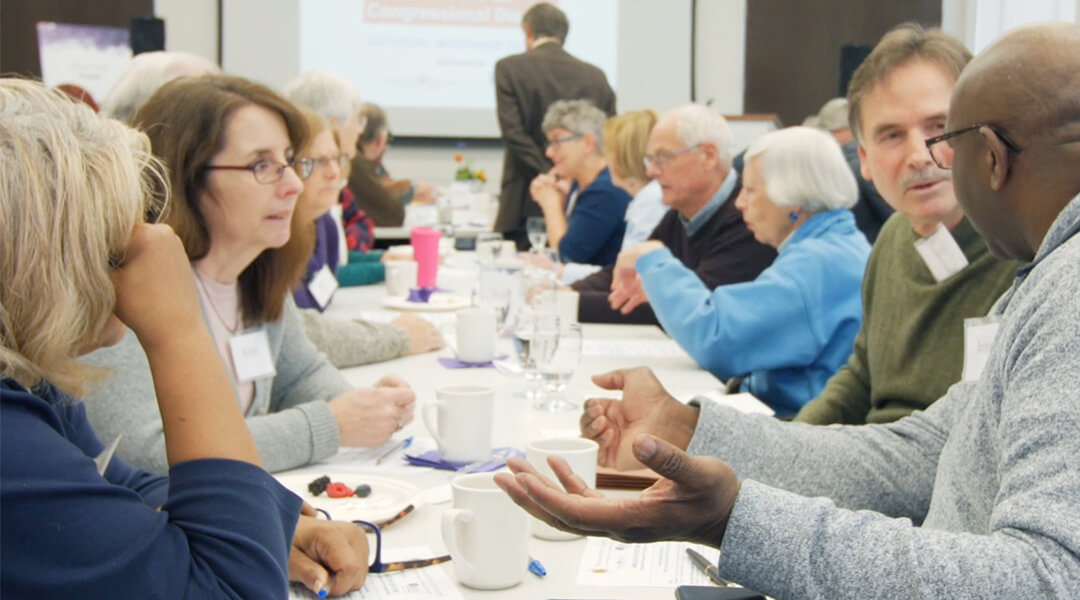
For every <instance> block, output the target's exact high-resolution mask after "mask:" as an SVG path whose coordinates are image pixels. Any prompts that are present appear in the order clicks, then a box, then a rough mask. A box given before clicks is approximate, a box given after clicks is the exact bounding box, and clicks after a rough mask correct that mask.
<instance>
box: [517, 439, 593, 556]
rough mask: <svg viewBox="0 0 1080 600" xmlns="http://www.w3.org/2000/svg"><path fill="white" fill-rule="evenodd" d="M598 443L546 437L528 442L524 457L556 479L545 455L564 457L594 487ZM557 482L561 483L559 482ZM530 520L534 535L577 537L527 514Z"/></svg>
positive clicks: (561, 537) (542, 473) (549, 477)
mask: <svg viewBox="0 0 1080 600" xmlns="http://www.w3.org/2000/svg"><path fill="white" fill-rule="evenodd" d="M599 448H600V446H599V445H598V444H597V443H596V442H594V441H592V440H590V439H586V438H546V439H539V440H535V441H533V442H530V443H529V444H527V445H526V446H525V460H527V461H529V464H531V465H532V466H533V468H534V469H536V471H537V472H538V473H540V474H541V475H543V476H544V477H547V478H548V479H550V480H551V481H554V482H558V481H559V478H558V477H556V476H555V473H554V472H553V471H552V470H551V467H549V466H548V462H547V459H548V457H549V456H558V457H559V458H561V459H563V460H565V461H566V462H567V464H569V465H570V468H571V469H573V470H574V473H576V474H577V476H578V477H581V479H582V480H584V481H585V483H587V484H589V487H590V488H592V489H596V456H597V452H598V451H599ZM559 485H560V486H561V484H559ZM530 519H531V520H532V533H533V535H534V536H536V537H538V538H541V539H545V540H556V541H561V540H573V539H577V538H579V537H581V536H580V535H577V534H576V533H567V532H565V531H560V530H558V529H555V528H554V527H552V526H550V525H548V524H547V523H544V522H543V521H541V520H539V519H536V518H533V517H530Z"/></svg>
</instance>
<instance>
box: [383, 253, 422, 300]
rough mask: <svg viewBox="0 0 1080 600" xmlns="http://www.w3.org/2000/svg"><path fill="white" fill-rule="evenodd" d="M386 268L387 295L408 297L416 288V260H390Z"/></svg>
mask: <svg viewBox="0 0 1080 600" xmlns="http://www.w3.org/2000/svg"><path fill="white" fill-rule="evenodd" d="M383 264H384V265H385V267H386V294H387V295H388V296H391V297H395V298H396V297H401V296H408V295H409V290H411V289H412V288H414V287H416V270H417V267H416V261H415V260H388V261H386V262H385V263H383Z"/></svg>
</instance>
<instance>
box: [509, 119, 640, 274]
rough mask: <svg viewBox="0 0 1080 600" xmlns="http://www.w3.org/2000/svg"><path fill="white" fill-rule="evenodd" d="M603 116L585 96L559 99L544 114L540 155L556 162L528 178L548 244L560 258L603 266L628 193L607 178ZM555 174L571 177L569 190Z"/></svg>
mask: <svg viewBox="0 0 1080 600" xmlns="http://www.w3.org/2000/svg"><path fill="white" fill-rule="evenodd" d="M606 120H607V115H605V114H604V112H603V111H602V110H600V109H599V108H596V106H594V105H593V104H592V103H591V102H589V101H588V100H560V101H558V102H555V103H553V104H552V105H551V106H550V107H548V110H547V113H546V114H545V115H544V121H543V124H542V128H543V130H544V135H545V136H547V140H548V146H547V151H546V153H545V154H546V155H547V157H548V158H549V159H551V162H552V163H553V164H554V165H555V166H554V167H553V168H552V170H551V171H550V172H548V173H545V174H543V175H540V176H538V177H537V178H536V179H534V180H533V182H532V184H531V185H530V186H529V193H531V194H532V197H533V201H535V202H536V203H537V204H539V205H540V209H541V210H542V211H543V212H544V222H545V224H546V225H547V242H548V245H549V246H551V247H552V248H557V249H558V251H559V259H560V260H561V261H562V262H575V263H584V264H592V265H600V266H607V265H611V264H613V263H614V262H615V257H616V256H618V254H619V249H620V248H621V247H622V238H623V233H624V232H625V231H626V222H625V221H623V217H624V216H625V215H626V207H627V206H628V205H629V204H630V194H628V193H626V191H625V190H623V189H621V188H619V187H616V186H615V184H614V183H613V182H612V181H611V172H610V171H609V170H608V167H607V161H606V160H605V159H604V154H603V130H604V122H605V121H606ZM560 178H565V179H569V180H570V182H571V184H570V187H569V190H566V189H564V188H563V187H561V186H560V183H559V181H558V180H559V179H560Z"/></svg>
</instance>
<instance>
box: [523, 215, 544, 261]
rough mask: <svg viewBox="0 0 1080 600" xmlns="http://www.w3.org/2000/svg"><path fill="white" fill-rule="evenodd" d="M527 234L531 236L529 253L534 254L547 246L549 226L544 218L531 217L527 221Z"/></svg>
mask: <svg viewBox="0 0 1080 600" xmlns="http://www.w3.org/2000/svg"><path fill="white" fill-rule="evenodd" d="M525 233H527V234H528V235H529V244H530V245H531V246H532V247H531V248H529V252H532V253H533V254H535V253H537V252H539V251H540V249H541V248H543V247H544V246H546V245H547V224H546V223H545V222H544V217H529V218H528V219H525Z"/></svg>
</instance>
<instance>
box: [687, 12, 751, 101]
mask: <svg viewBox="0 0 1080 600" xmlns="http://www.w3.org/2000/svg"><path fill="white" fill-rule="evenodd" d="M746 2H747V0H698V3H697V39H696V46H697V48H696V50H697V65H696V69H695V73H694V81H695V84H696V87H697V90H696V93H697V100H698V102H709V101H712V106H713V108H715V109H717V110H719V111H720V112H722V113H724V114H726V115H741V114H742V112H743V87H744V85H745V84H744V82H745V73H744V71H745V64H746Z"/></svg>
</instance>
